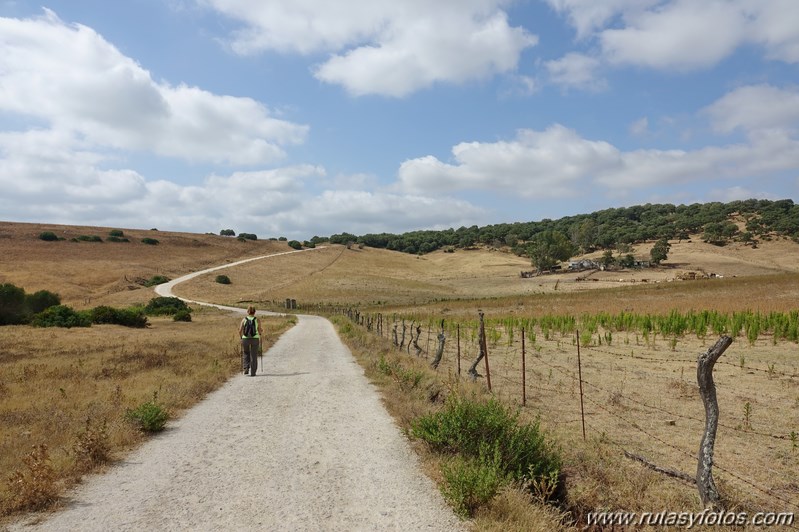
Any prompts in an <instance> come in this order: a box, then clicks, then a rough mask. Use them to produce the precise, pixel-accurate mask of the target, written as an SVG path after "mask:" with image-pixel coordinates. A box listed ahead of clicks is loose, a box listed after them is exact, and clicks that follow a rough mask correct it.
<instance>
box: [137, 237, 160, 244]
mask: <svg viewBox="0 0 799 532" xmlns="http://www.w3.org/2000/svg"><path fill="white" fill-rule="evenodd" d="M141 243H142V244H147V245H148V246H157V245H158V240H156V239H155V238H150V237H145V238H142V239H141Z"/></svg>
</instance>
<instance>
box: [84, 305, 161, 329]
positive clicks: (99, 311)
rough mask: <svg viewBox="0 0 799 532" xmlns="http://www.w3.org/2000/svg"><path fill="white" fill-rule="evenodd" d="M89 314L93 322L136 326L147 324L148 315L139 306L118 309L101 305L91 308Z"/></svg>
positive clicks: (140, 326)
mask: <svg viewBox="0 0 799 532" xmlns="http://www.w3.org/2000/svg"><path fill="white" fill-rule="evenodd" d="M89 316H90V318H91V321H92V323H97V324H103V323H105V324H114V325H123V326H125V327H136V328H143V327H146V326H147V316H145V315H144V310H143V309H141V308H138V307H132V308H128V309H116V308H113V307H108V306H105V305H101V306H99V307H94V308H93V309H91V310H90V311H89Z"/></svg>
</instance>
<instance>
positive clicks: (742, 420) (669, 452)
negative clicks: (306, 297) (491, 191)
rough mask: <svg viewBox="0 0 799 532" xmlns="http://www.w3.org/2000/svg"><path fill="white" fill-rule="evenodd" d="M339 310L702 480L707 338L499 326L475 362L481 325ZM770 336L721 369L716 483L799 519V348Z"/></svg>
mask: <svg viewBox="0 0 799 532" xmlns="http://www.w3.org/2000/svg"><path fill="white" fill-rule="evenodd" d="M340 312H342V313H345V314H346V315H348V316H349V317H350V318H351V319H352V320H353V321H355V322H356V323H358V324H359V325H362V326H363V327H365V328H366V329H367V330H369V331H371V332H372V333H374V334H379V335H381V336H383V337H385V338H387V339H388V340H389V341H390V342H392V344H393V345H394V347H395V349H397V350H401V351H404V352H405V353H406V354H407V355H408V356H418V357H424V358H427V359H428V360H430V361H432V360H433V359H434V356H435V355H436V354H438V353H437V351H438V350H439V349H441V347H442V345H441V342H440V339H441V337H442V335H443V349H441V358H440V361H439V362H438V365H437V371H439V372H444V373H449V374H452V375H456V376H458V377H459V378H464V379H466V378H472V379H478V380H480V381H483V382H485V383H486V385H487V386H489V387H490V391H491V392H492V393H493V394H494V395H496V396H498V397H499V398H501V399H503V400H504V401H506V402H509V403H511V404H517V405H519V407H520V408H522V409H526V410H530V412H531V413H534V414H535V415H538V416H540V419H541V421H542V423H543V424H545V425H546V424H548V425H552V426H556V427H558V430H566V431H574V433H575V434H577V435H580V433H581V432H586V431H587V433H588V436H598V437H600V438H602V439H603V440H604V441H607V442H609V443H611V444H612V445H614V446H616V447H618V448H619V449H622V450H624V451H626V452H629V453H634V454H636V455H638V456H643V457H646V458H647V459H648V460H649V461H651V462H652V463H656V464H658V465H660V466H664V467H666V468H668V469H671V470H675V471H680V472H686V473H690V476H691V477H693V476H694V474H695V471H696V468H697V455H698V449H699V442H700V440H701V438H702V435H703V432H704V425H705V413H704V407H703V404H702V401H701V398H700V396H699V388H698V385H697V380H696V372H697V357H698V355H700V354H701V353H702V352H704V351H705V350H706V349H707V347H708V344H709V340H708V339H706V338H696V337H692V336H690V335H685V336H682V337H677V336H674V337H670V338H664V337H658V336H657V335H648V337H646V338H643V337H642V336H641V335H639V334H636V333H632V332H619V331H603V330H602V329H599V330H596V331H595V332H594V333H592V334H581V333H580V332H579V331H578V329H577V326H578V325H577V323H575V328H574V330H573V331H572V332H571V333H570V334H569V333H558V332H552V331H551V330H548V329H546V328H544V327H535V326H534V327H530V328H529V329H524V328H515V327H513V326H508V325H507V324H502V323H499V322H493V323H491V324H489V325H486V329H485V338H486V345H485V350H486V353H485V355H486V356H485V357H484V359H483V360H480V361H479V364H475V362H476V360H477V358H478V356H479V354H480V345H479V325H478V322H477V321H476V320H461V321H452V320H448V319H442V318H440V317H438V318H433V317H426V318H420V317H418V316H408V317H404V316H400V315H392V316H384V315H382V314H361V313H360V312H358V311H354V310H352V309H342V310H340ZM761 336H762V337H761V338H760V339H758V340H756V341H752V340H751V338H750V339H744V340H745V341H743V342H741V341H739V342H734V343H733V346H732V348H731V349H730V350H729V353H731V354H728V356H727V357H725V358H724V359H723V360H719V362H718V363H717V365H716V368H715V371H714V378H715V380H716V388H717V394H718V401H719V407H720V410H721V416H720V422H719V427H718V435H717V439H716V446H715V455H714V458H715V460H714V476H715V477H716V479H717V480H719V481H720V482H722V483H723V485H724V486H725V487H726V486H730V487H734V489H735V490H737V491H738V492H739V494H741V495H742V496H743V497H744V498H745V499H747V500H751V501H752V502H753V504H756V505H757V506H759V507H761V508H764V509H769V510H775V508H774V506H778V507H780V508H776V510H781V511H799V441H798V439H799V435H798V434H797V432H799V387H798V386H797V384H799V346H798V345H797V344H796V343H794V342H791V341H784V342H775V341H774V339H773V338H770V337H768V336H767V335H761ZM739 340H740V338H739ZM431 350H432V351H431ZM734 356H737V357H738V358H737V359H732V357H734ZM578 358H579V359H580V364H578ZM731 359H732V361H731ZM470 369H473V370H474V371H473V372H472V373H471V374H470V373H469V370H470Z"/></svg>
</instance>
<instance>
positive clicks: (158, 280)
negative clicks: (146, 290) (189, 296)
mask: <svg viewBox="0 0 799 532" xmlns="http://www.w3.org/2000/svg"><path fill="white" fill-rule="evenodd" d="M170 280H171V279H170V278H169V277H164V276H163V275H153V276H152V277H150V278H149V279H147V280H146V281H144V286H155V285H159V284H164V283H168V282H169V281H170Z"/></svg>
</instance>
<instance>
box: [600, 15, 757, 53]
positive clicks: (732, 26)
mask: <svg viewBox="0 0 799 532" xmlns="http://www.w3.org/2000/svg"><path fill="white" fill-rule="evenodd" d="M626 22H627V24H626V26H625V27H624V28H621V29H606V30H604V31H603V32H602V33H601V35H600V42H601V46H602V50H603V54H604V56H605V57H606V58H607V60H608V61H609V62H611V63H616V64H632V65H643V66H650V67H654V68H664V69H671V68H674V69H691V68H702V67H708V66H711V65H713V64H715V63H717V62H718V61H720V60H721V59H723V58H724V57H726V56H728V55H729V54H730V53H732V51H733V50H735V48H736V47H737V46H739V45H740V44H741V42H742V40H743V38H744V36H745V28H746V17H745V14H744V13H743V12H742V11H740V10H737V9H734V8H732V7H731V4H730V3H729V2H723V1H719V0H715V1H706V2H695V1H677V2H671V3H669V4H667V5H665V6H661V7H659V8H658V9H656V10H653V11H647V12H645V13H641V14H638V15H636V16H634V17H628V18H627V20H626ZM710 28H712V30H711V29H710Z"/></svg>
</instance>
